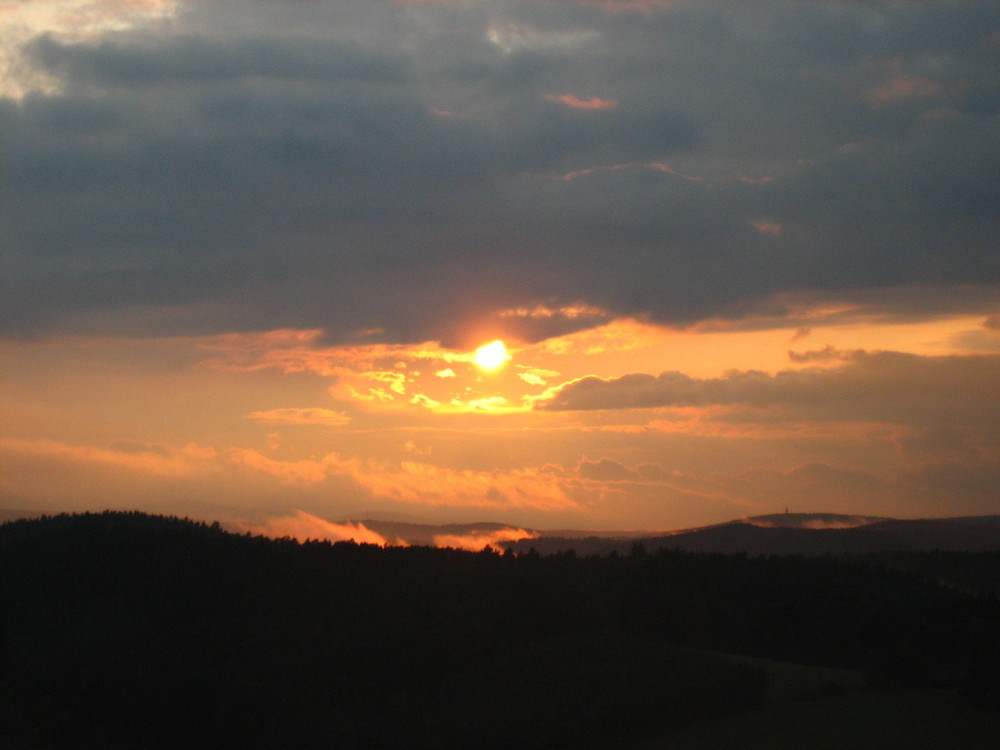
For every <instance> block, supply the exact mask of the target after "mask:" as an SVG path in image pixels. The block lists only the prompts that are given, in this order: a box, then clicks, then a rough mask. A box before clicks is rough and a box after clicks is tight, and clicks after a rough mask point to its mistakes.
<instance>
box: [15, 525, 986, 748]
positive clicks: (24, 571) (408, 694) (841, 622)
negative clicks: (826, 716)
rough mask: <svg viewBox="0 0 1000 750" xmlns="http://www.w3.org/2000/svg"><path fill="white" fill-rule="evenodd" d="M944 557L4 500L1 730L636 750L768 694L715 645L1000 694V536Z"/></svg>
mask: <svg viewBox="0 0 1000 750" xmlns="http://www.w3.org/2000/svg"><path fill="white" fill-rule="evenodd" d="M937 554H938V556H939V557H940V562H941V564H942V565H946V566H947V567H948V570H949V571H950V573H949V574H950V575H951V576H952V577H953V578H954V577H955V576H958V577H959V578H960V579H961V580H962V582H963V584H962V585H942V583H941V581H940V580H939V577H938V576H936V575H935V574H934V571H933V570H932V569H931V568H933V567H934V555H935V553H931V552H928V553H906V554H902V553H901V554H900V555H896V556H887V555H882V556H875V557H872V556H860V555H858V556H850V555H840V556H819V557H808V558H806V557H800V556H777V555H774V556H757V557H753V556H747V555H723V554H696V553H690V552H681V551H677V550H667V549H661V550H657V551H655V552H646V551H645V550H644V549H643V548H642V547H638V546H637V547H635V548H634V549H633V550H632V551H630V552H629V553H627V554H619V553H617V552H616V553H612V554H610V555H606V556H596V555H594V556H590V557H584V556H581V555H577V554H575V553H572V552H564V553H560V554H555V555H547V556H542V555H539V554H537V553H534V552H530V551H529V552H526V553H523V554H518V555H515V554H513V553H511V552H507V553H504V554H500V553H498V552H495V551H490V550H487V551H484V552H480V553H470V552H463V551H459V550H452V549H436V548H430V547H407V548H403V547H386V548H382V547H376V546H372V545H358V544H354V543H344V542H340V543H336V544H330V543H327V542H306V543H303V544H300V543H298V542H295V541H292V540H287V539H286V540H270V539H264V538H261V537H251V536H239V535H235V534H230V533H227V532H225V531H223V530H222V529H221V528H219V526H218V525H207V524H203V523H197V522H192V521H188V520H181V519H176V518H165V517H160V516H149V515H145V514H141V513H117V512H114V513H112V512H108V513H103V514H80V515H64V516H56V517H51V518H42V519H39V520H33V521H18V522H12V523H8V524H4V525H3V526H0V571H2V579H0V586H2V589H0V597H2V603H3V609H2V615H0V617H2V622H0V638H2V641H0V675H2V677H0V680H2V687H0V727H2V729H0V732H2V735H0V747H8V748H72V747H94V746H103V747H108V748H132V747H135V748H138V747H145V748H157V747H176V746H181V745H183V746H185V747H241V748H243V747H247V748H252V747H260V748H266V747H282V748H291V747H300V748H313V747H315V748H327V747H329V748H337V747H343V748H361V747H365V748H378V747H386V748H392V747H415V748H452V747H454V748H459V747H470V746H478V747H487V748H489V747H507V746H515V747H521V748H560V747H567V748H570V747H582V746H599V747H628V746H630V745H632V744H634V743H636V742H638V741H640V740H642V739H643V738H646V737H652V736H659V735H664V734H667V733H669V731H671V730H672V729H674V728H679V727H682V726H685V725H688V724H691V723H697V722H703V721H707V720H710V719H712V718H715V717H719V716H724V715H726V714H729V713H732V712H738V711H743V710H750V709H752V708H753V707H754V706H756V705H757V704H758V703H759V702H760V701H761V698H762V696H763V694H764V690H765V677H764V673H763V672H762V671H761V670H760V669H759V668H758V667H754V666H750V665H748V664H744V663H741V662H740V661H738V660H733V659H730V658H723V657H718V656H715V655H713V654H712V652H728V653H731V654H742V655H746V656H755V657H766V658H771V659H780V660H785V661H791V662H797V663H801V664H813V665H822V666H830V667H842V668H849V669H859V670H864V671H865V672H866V674H867V677H868V680H869V683H870V685H872V686H873V687H875V688H877V687H880V686H889V685H906V686H941V687H948V688H952V689H954V690H955V691H956V694H958V695H961V696H962V697H963V699H964V700H966V701H968V702H970V703H971V704H974V705H977V706H981V707H982V708H983V710H996V709H997V708H998V706H1000V698H998V693H997V686H998V674H1000V653H998V651H1000V645H998V644H1000V604H998V602H997V597H996V592H995V591H994V590H991V588H990V586H989V585H988V582H990V581H994V580H996V571H997V570H1000V555H998V554H996V553H948V554H947V555H942V554H941V553H937ZM907 561H910V562H912V564H910V565H909V569H901V568H907ZM914 561H915V562H914ZM970 571H971V572H970ZM978 582H987V583H986V584H983V585H979V583H978ZM3 743H6V745H4V744H3Z"/></svg>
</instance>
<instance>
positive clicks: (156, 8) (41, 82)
mask: <svg viewBox="0 0 1000 750" xmlns="http://www.w3.org/2000/svg"><path fill="white" fill-rule="evenodd" d="M179 5H180V2H179V0H44V2H19V3H4V4H3V5H2V6H0V98H11V99H21V98H23V97H25V96H27V95H28V94H30V93H42V94H54V93H56V92H58V91H59V90H60V88H61V85H60V82H59V80H58V79H57V78H56V77H54V76H52V75H51V74H49V73H46V72H45V71H42V70H39V69H37V67H35V66H34V65H32V64H31V62H30V61H29V60H28V59H27V58H26V57H25V56H24V54H23V53H22V52H21V48H22V46H23V45H24V44H25V43H27V42H29V41H30V40H31V39H32V38H36V37H39V36H41V35H42V34H47V35H51V36H54V37H57V38H60V39H65V40H78V39H82V38H86V37H90V36H94V35H96V34H101V33H106V32H115V31H125V30H128V29H133V28H136V27H141V26H146V25H149V24H153V23H157V22H160V21H164V20H167V19H170V18H171V17H172V16H174V15H175V14H176V12H177V8H178V6H179Z"/></svg>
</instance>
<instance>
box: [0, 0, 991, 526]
mask: <svg viewBox="0 0 1000 750" xmlns="http://www.w3.org/2000/svg"><path fill="white" fill-rule="evenodd" d="M0 160H2V161H0V178H2V182H0V200H2V208H0V212H2V213H0V252H2V259H0V284H2V287H0V420H2V425H0V507H2V508H3V509H6V510H17V511H35V512H37V511H46V512H58V511H64V510H67V511H79V510H99V509H103V508H129V509H132V508H135V509H140V510H146V511H150V512H156V513H170V514H177V515H186V516H190V517H194V518H198V519H206V520H213V519H218V520H224V521H228V522H232V523H245V524H248V525H250V524H258V525H260V524H265V523H273V524H281V523H285V524H293V525H294V524H295V523H300V524H302V523H306V524H308V523H317V524H319V523H322V521H321V520H320V519H323V520H325V521H328V522H336V521H346V520H348V519H355V520H363V519H364V518H366V517H370V518H373V519H394V520H405V521H415V522H427V523H441V522H472V521H497V522H502V523H507V524H511V525H515V526H522V527H525V528H536V529H569V528H572V529H599V530H609V529H640V530H642V529H646V530H664V529H676V528H685V527H691V526H697V525H703V524H709V523H715V522H720V521H725V520H729V519H733V518H739V517H743V516H749V515H757V514H765V513H774V512H782V511H784V510H785V508H788V509H790V510H791V511H793V512H813V511H815V512H819V511H828V512H839V513H850V514H867V515H881V516H895V517H927V516H962V515H981V514H991V513H1000V3H997V2H994V1H993V0H968V1H963V0H955V1H944V0H941V1H937V0H929V1H927V2H919V1H913V2H908V1H906V0H901V1H894V2H878V1H877V0H872V1H870V2H821V1H819V0H798V1H795V0H787V1H784V2H770V1H769V0H762V1H758V2H736V1H735V0H729V1H722V0H720V1H718V2H709V1H705V0H691V1H684V0H678V1H677V2H673V1H671V0H660V1H658V0H549V1H544V0H421V1H418V0H410V1H404V0H396V1H393V0H354V1H351V0H336V1H334V0H239V1H237V0H36V1H33V2H16V1H12V0H0ZM496 341H500V342H502V344H493V345H492V348H490V349H488V350H487V351H486V352H485V353H483V354H480V355H477V354H476V350H477V349H479V348H480V347H483V346H486V345H490V344H491V343H492V342H496ZM258 527H259V526H255V527H254V528H258ZM289 528H290V527H289ZM331 528H333V527H331ZM338 528H339V527H338ZM331 533H332V532H331ZM345 533H346V532H345Z"/></svg>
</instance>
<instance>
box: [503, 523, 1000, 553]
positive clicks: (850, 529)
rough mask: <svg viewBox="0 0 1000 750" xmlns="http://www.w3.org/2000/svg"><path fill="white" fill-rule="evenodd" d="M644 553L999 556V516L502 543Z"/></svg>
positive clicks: (726, 527)
mask: <svg viewBox="0 0 1000 750" xmlns="http://www.w3.org/2000/svg"><path fill="white" fill-rule="evenodd" d="M637 544H641V545H642V546H643V547H645V548H646V549H647V550H649V551H652V550H655V549H661V548H668V549H680V550H686V551H691V552H719V553H727V554H732V553H738V552H744V553H746V554H749V555H767V554H786V555H787V554H795V555H821V554H843V553H866V552H906V551H914V550H934V549H936V550H950V551H968V552H986V551H1000V516H974V517H962V518H934V519H914V520H903V519H895V518H879V517H873V516H850V515H838V514H834V513H783V514H775V515H767V516H754V517H750V518H743V519H740V520H736V521H729V522H727V523H722V524H716V525H713V526H705V527H701V528H697V529H688V530H683V531H675V532H670V533H666V534H658V535H649V536H639V537H631V538H628V539H621V538H620V539H614V538H611V539H609V538H602V537H597V536H590V537H586V538H583V539H580V538H568V537H552V536H548V535H542V536H540V537H538V538H536V539H523V540H519V541H516V542H512V543H508V544H504V545H502V546H504V547H511V548H512V549H514V551H515V552H526V551H528V550H529V549H532V548H534V549H535V550H537V551H538V552H539V553H542V554H548V553H552V552H557V551H560V550H563V551H565V550H569V549H573V550H575V551H576V552H577V553H578V554H595V553H596V554H608V553H610V552H611V551H618V552H626V551H629V550H631V549H632V548H633V547H634V546H635V545H637Z"/></svg>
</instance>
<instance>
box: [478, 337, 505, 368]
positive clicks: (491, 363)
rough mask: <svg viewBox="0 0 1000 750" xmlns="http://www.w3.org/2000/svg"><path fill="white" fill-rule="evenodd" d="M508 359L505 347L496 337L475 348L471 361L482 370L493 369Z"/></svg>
mask: <svg viewBox="0 0 1000 750" xmlns="http://www.w3.org/2000/svg"><path fill="white" fill-rule="evenodd" d="M508 359H510V355H509V354H507V347H506V346H504V344H503V342H502V341H500V340H499V339H497V340H496V341H492V342H490V343H489V344H486V345H484V346H481V347H479V348H478V349H476V354H475V356H474V357H473V361H474V362H475V363H476V364H477V365H479V366H480V367H482V368H483V369H484V370H495V369H497V368H498V367H500V366H501V365H503V363H504V362H506V361H507V360H508Z"/></svg>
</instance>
